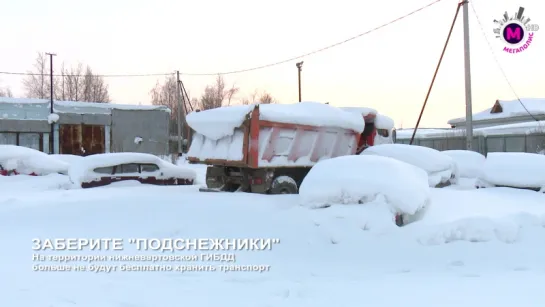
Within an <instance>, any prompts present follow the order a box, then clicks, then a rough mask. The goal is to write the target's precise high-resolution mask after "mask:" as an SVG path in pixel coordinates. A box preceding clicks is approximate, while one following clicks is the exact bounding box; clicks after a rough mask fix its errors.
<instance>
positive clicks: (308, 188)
mask: <svg viewBox="0 0 545 307" xmlns="http://www.w3.org/2000/svg"><path fill="white" fill-rule="evenodd" d="M299 197H300V202H301V205H303V206H306V207H310V208H321V207H327V206H330V205H335V204H366V203H376V202H380V203H383V204H386V205H387V206H388V207H389V208H390V209H391V211H392V213H405V214H415V213H416V212H417V211H419V210H420V209H422V208H424V207H426V206H427V205H428V203H429V201H430V188H429V186H428V176H427V174H426V172H424V171H423V170H422V169H419V168H417V167H415V166H413V165H410V164H407V163H404V162H401V161H398V160H395V159H392V158H387V157H380V156H341V157H336V158H332V159H326V160H322V161H320V162H318V163H317V164H316V165H315V166H314V167H313V168H312V169H311V170H310V172H309V173H308V174H307V176H306V177H305V179H304V180H303V182H302V183H301V186H300V188H299Z"/></svg>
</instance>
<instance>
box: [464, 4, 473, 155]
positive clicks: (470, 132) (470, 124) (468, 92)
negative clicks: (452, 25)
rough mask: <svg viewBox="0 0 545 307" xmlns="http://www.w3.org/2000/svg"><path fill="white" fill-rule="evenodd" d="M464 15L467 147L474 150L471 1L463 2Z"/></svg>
mask: <svg viewBox="0 0 545 307" xmlns="http://www.w3.org/2000/svg"><path fill="white" fill-rule="evenodd" d="M462 3H463V6H464V7H463V13H464V64H465V65H464V71H465V90H466V147H467V150H472V147H473V108H472V106H471V61H470V57H471V54H470V49H469V8H468V6H469V0H464V1H463V2H462Z"/></svg>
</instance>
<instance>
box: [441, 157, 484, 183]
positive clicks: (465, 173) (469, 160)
mask: <svg viewBox="0 0 545 307" xmlns="http://www.w3.org/2000/svg"><path fill="white" fill-rule="evenodd" d="M441 152H442V153H444V154H445V155H447V156H449V157H451V158H452V159H454V162H456V166H457V167H458V173H459V175H460V177H465V178H477V177H479V176H481V174H482V171H483V167H484V162H485V160H486V157H485V156H483V155H482V154H480V153H478V152H475V151H471V150H444V151H441Z"/></svg>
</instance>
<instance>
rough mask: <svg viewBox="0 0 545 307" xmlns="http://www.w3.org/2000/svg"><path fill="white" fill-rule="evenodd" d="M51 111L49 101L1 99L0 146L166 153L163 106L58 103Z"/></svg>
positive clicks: (165, 111) (166, 122)
mask: <svg viewBox="0 0 545 307" xmlns="http://www.w3.org/2000/svg"><path fill="white" fill-rule="evenodd" d="M53 112H54V113H53V114H51V111H50V102H49V100H47V99H29V98H6V97H0V144H13V145H19V146H25V147H30V148H34V149H37V150H40V151H43V152H46V153H59V154H73V155H89V154H96V153H110V152H142V153H150V154H155V155H166V154H167V153H168V138H169V131H168V129H169V120H170V109H168V108H167V107H165V106H151V105H145V106H142V105H124V104H112V103H93V102H75V101H55V102H54V104H53ZM52 126H53V127H52ZM52 128H53V146H52V147H53V149H52V152H51V150H50V146H49V145H50V144H49V143H50V134H51V131H52Z"/></svg>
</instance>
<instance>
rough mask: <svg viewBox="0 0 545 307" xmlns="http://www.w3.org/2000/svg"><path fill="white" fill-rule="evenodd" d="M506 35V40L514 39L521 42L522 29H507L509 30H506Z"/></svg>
mask: <svg viewBox="0 0 545 307" xmlns="http://www.w3.org/2000/svg"><path fill="white" fill-rule="evenodd" d="M505 31H506V33H505V36H506V37H505V38H506V39H507V40H512V39H517V40H521V37H520V28H519V27H516V29H515V30H514V31H513V28H512V27H507V29H505Z"/></svg>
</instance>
